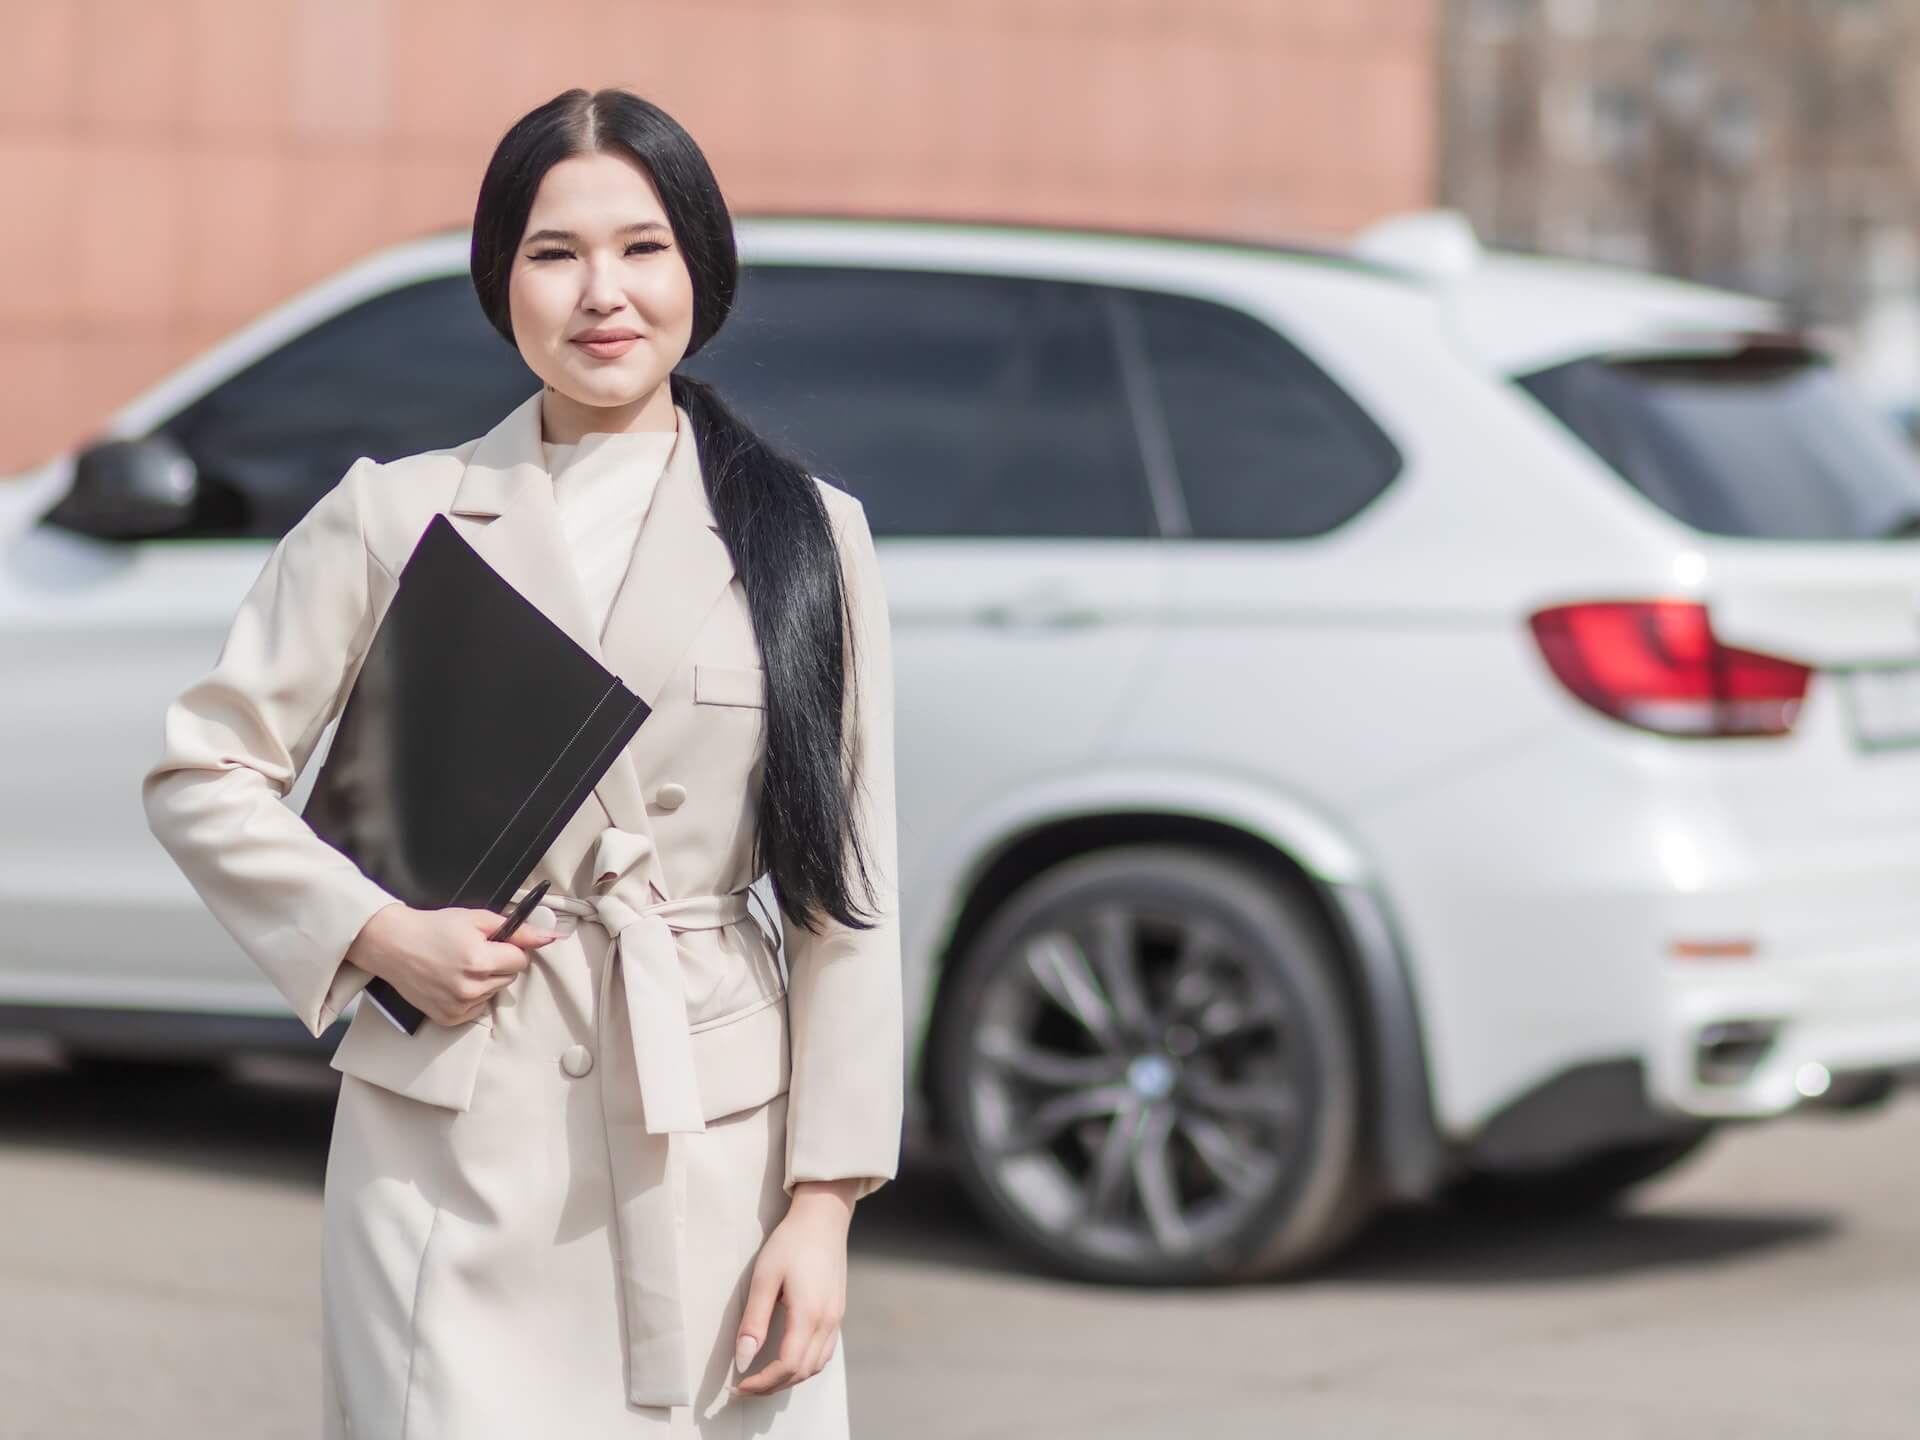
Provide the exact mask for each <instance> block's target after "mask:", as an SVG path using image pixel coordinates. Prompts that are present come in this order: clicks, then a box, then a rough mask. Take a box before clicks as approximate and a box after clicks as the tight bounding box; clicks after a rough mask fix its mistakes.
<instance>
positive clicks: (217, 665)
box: [140, 457, 400, 1037]
mask: <svg viewBox="0 0 1920 1440" xmlns="http://www.w3.org/2000/svg"><path fill="white" fill-rule="evenodd" d="M378 470H379V466H378V465H377V464H376V462H374V461H372V460H370V459H367V458H365V457H362V458H360V459H358V460H356V461H355V462H354V463H353V465H352V466H351V467H349V469H348V470H347V473H346V475H345V476H344V477H343V478H342V479H341V480H339V481H338V482H337V483H336V484H335V485H334V486H333V487H332V488H331V489H330V490H328V491H327V493H326V494H324V495H323V496H321V497H320V499H319V500H318V501H317V502H316V503H315V504H314V506H313V507H312V508H311V509H310V510H308V512H307V513H306V514H305V515H304V516H303V517H301V519H300V521H299V522H298V523H297V524H295V525H294V526H293V528H292V529H291V530H289V531H288V532H287V533H286V535H285V536H283V537H282V538H281V540H280V541H279V543H278V544H276V545H275V546H274V548H273V550H272V552H271V553H270V554H269V556H268V557H267V562H266V564H265V566H264V567H262V569H261V571H260V574H259V575H258V577H257V578H256V579H255V580H254V582H253V586H252V588H251V589H249V590H248V592H247V594H246V598H245V599H244V600H243V601H242V602H241V604H240V609H239V612H238V613H237V614H236V615H235V616H234V619H233V622H232V625H231V627H230V628H229V630H228V632H227V637H226V640H225V642H224V644H223V645H222V646H221V649H220V653H219V656H218V658H217V659H216V661H215V662H214V666H213V669H212V671H211V672H209V673H208V674H207V675H205V676H204V677H203V678H201V679H199V680H196V681H195V682H194V683H193V684H192V685H190V686H188V687H187V689H186V690H185V691H183V692H182V693H181V694H180V695H179V696H178V697H177V698H175V699H174V700H173V701H172V702H171V703H170V704H169V705H168V706H167V709H166V713H165V718H164V723H163V732H164V735H163V749H162V752H161V755H160V758H159V759H158V760H157V761H156V762H154V764H153V765H152V767H151V768H150V769H148V770H147V772H146V774H145V775H144V776H143V777H142V779H141V782H140V793H141V800H142V804H143V805H144V807H145V809H146V814H147V825H148V828H149V829H151V830H152V832H153V834H154V836H155V837H156V838H157V839H158V840H159V841H160V843H161V845H163V846H164V847H165V848H166V850H167V852H168V854H170V855H171V856H172V857H173V859H174V862H175V863H176V864H177V865H178V866H179V867H180V869H181V870H182V871H183V872H184V873H185V874H186V877H187V879H188V880H189V881H190V882H191V883H192V885H193V888H194V889H195V890H196V891H197V892H198V893H199V895H200V898H201V899H202V900H203V901H204V902H205V903H206V906H207V908H208V909H209V910H210V911H212V913H213V915H214V918H215V919H217V920H218V921H219V922H220V924H221V925H222V927H224V928H225V929H226V931H227V933H228V934H230V935H231V936H233V938H234V940H235V941H236V942H237V943H238V944H239V946H240V948H241V949H242V950H243V951H245V952H246V954H247V955H248V956H249V957H251V958H252V960H253V961H254V962H255V963H256V964H257V965H259V967H260V968H261V969H262V970H263V971H265V972H266V974H267V977H268V978H269V979H271V980H272V981H273V983H274V985H275V986H276V987H277V988H278V989H279V991H280V993H281V994H282V995H284V996H286V998H287V1002H288V1004H290V1005H291V1006H292V1007H293V1011H294V1013H295V1014H296V1015H298V1016H299V1017H300V1019H301V1021H302V1022H303V1023H304V1024H305V1025H306V1027H307V1029H308V1030H309V1031H310V1032H312V1034H313V1035H314V1036H316V1037H318V1036H319V1035H320V1034H321V1033H322V1032H323V1031H325V1030H326V1028H327V1027H328V1026H329V1025H330V1024H332V1023H333V1021H334V1020H335V1019H337V1018H338V1016H339V1014H340V1011H341V1008H342V1007H343V1006H345V1004H346V1003H347V1001H348V1000H349V999H351V998H352V997H353V996H354V995H355V994H357V993H358V992H359V991H360V990H361V988H362V987H364V986H365V985H366V983H367V981H369V980H371V979H372V978H373V977H372V976H371V975H370V974H368V973H367V972H366V971H364V970H362V969H360V968H359V967H358V966H356V965H351V964H348V963H346V960H345V956H346V952H347V949H348V947H350V946H351V945H352V943H353V941H354V937H356V936H357V935H358V934H359V933H360V927H361V926H362V925H364V924H365V923H366V922H367V920H368V919H369V918H370V917H371V916H372V915H373V914H374V912H376V911H378V910H380V909H382V908H384V907H385V906H387V905H391V904H397V903H400V902H399V901H398V899H397V897H395V896H393V895H391V894H389V893H388V892H387V891H386V890H385V889H384V888H383V887H381V886H380V885H378V884H376V883H375V882H374V881H372V880H371V879H369V878H368V877H367V876H366V875H365V874H363V873H362V872H361V870H360V868H359V867H358V866H357V865H355V864H354V863H353V861H352V860H350V859H348V858H347V857H346V856H345V855H343V854H341V853H340V852H339V851H338V850H335V849H334V848H333V847H332V846H331V845H329V844H328V843H327V842H326V841H324V840H322V839H321V838H320V837H319V836H318V835H316V834H315V833H314V831H313V828H312V827H311V826H310V825H308V824H307V822H306V821H305V820H304V819H302V818H301V816H300V815H299V814H298V812H296V811H295V810H294V809H293V808H292V807H291V806H288V805H286V804H284V803H283V797H284V796H285V795H286V794H287V792H288V791H290V790H291V789H292V788H293V786H294V783H295V781H296V780H297V779H298V778H299V776H300V773H301V771H302V769H303V768H304V767H305V765H306V762H307V759H308V757H309V756H310V755H311V754H312V753H313V748H314V746H315V745H316V744H317V743H318V741H319V739H320V735H321V733H322V732H323V731H324V730H325V729H326V727H327V725H328V724H329V723H331V722H332V720H333V718H334V717H335V715H336V714H338V712H339V708H340V707H341V706H342V705H343V704H344V703H345V700H346V692H347V690H348V689H349V688H350V687H349V677H350V676H351V675H352V673H353V672H354V671H355V670H356V669H357V667H358V664H359V661H360V660H361V659H362V658H363V657H364V655H365V654H366V650H367V646H368V644H369V642H370V641H371V639H372V635H373V624H374V616H373V614H372V609H373V607H372V595H371V586H370V579H371V574H370V570H369V567H370V566H371V565H374V564H377V563H378V561H376V560H374V559H373V557H372V555H371V553H370V552H369V551H368V549H367V545H366V536H365V531H364V529H363V528H362V523H361V515H362V510H361V502H362V496H363V493H364V487H365V486H367V485H368V484H370V483H372V482H373V481H374V479H375V476H376V474H377V472H378Z"/></svg>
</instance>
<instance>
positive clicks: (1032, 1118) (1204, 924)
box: [932, 846, 1370, 1284]
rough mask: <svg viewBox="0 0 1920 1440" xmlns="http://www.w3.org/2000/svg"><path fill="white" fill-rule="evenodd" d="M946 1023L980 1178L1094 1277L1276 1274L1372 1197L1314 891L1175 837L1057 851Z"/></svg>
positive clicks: (949, 1092) (1065, 1259)
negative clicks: (1166, 841) (1069, 855)
mask: <svg viewBox="0 0 1920 1440" xmlns="http://www.w3.org/2000/svg"><path fill="white" fill-rule="evenodd" d="M956 963H957V969H956V970H955V971H954V972H953V973H952V975H951V978H950V982H949V984H948V985H947V986H946V987H945V990H944V992H943V994H942V997H941V1001H940V1006H939V1009H938V1012H937V1014H936V1016H935V1022H934V1027H935V1028H934V1035H933V1053H932V1060H933V1067H934V1070H933V1076H932V1079H933V1083H934V1089H935V1095H936V1100H937V1103H938V1104H939V1106H940V1110H941V1114H942V1116H943V1118H944V1120H945V1122H946V1124H947V1127H948V1129H949V1132H950V1133H951V1134H952V1135H953V1136H954V1137H955V1138H956V1140H957V1142H958V1144H957V1146H956V1149H957V1151H958V1156H957V1158H958V1160H959V1168H960V1170H961V1173H962V1175H963V1177H964V1178H965V1181H966V1184H967V1186H968V1189H969V1191H970V1192H971V1193H972V1195H973V1196H974V1198H975V1200H976V1201H977V1202H978V1203H979V1204H980V1205H981V1206H982V1208H983V1209H984V1210H985V1211H986V1212H987V1213H988V1215H989V1216H991V1217H992V1218H993V1219H994V1220H995V1221H996V1222H997V1223H998V1224H999V1225H1000V1226H1001V1227H1002V1228H1003V1229H1004V1230H1006V1231H1007V1232H1008V1233H1009V1234H1010V1235H1011V1236H1013V1237H1014V1238H1015V1239H1016V1240H1017V1241H1019V1242H1020V1243H1021V1244H1022V1245H1023V1246H1024V1247H1025V1248H1027V1249H1028V1250H1029V1251H1030V1252H1032V1253H1033V1254H1034V1255H1035V1256H1036V1257H1038V1258H1040V1259H1041V1260H1042V1261H1044V1262H1046V1263H1048V1264H1050V1265H1052V1266H1053V1267H1055V1268H1058V1269H1061V1270H1064V1271H1065V1272H1067V1273H1069V1274H1073V1275H1077V1276H1080V1277H1083V1278H1088V1279H1096V1280H1118V1281H1133V1282H1143V1283H1162V1284H1166V1283H1193V1282H1199V1281H1208V1280H1232V1279H1242V1278H1248V1277H1251V1276H1256V1275H1274V1274H1279V1273H1282V1272H1286V1271H1289V1270H1296V1269H1299V1268H1301V1267H1304V1266H1305V1265H1307V1264H1309V1263H1311V1262H1313V1261H1315V1260H1317V1259H1320V1258H1322V1257H1324V1256H1325V1255H1326V1254H1328V1253H1329V1252H1330V1251H1331V1250H1332V1249H1333V1248H1334V1247H1335V1246H1337V1245H1338V1244H1339V1243H1340V1241H1342V1240H1343V1239H1345V1238H1346V1237H1347V1236H1348V1235H1349V1234H1350V1233H1351V1232H1352V1231H1353V1230H1354V1229H1355V1228H1356V1227H1357V1226H1358V1225H1359V1224H1360V1223H1362V1222H1363V1221H1364V1220H1365V1218H1366V1216H1367V1214H1368V1212H1369V1209H1370V1205H1369V1203H1368V1201H1367V1197H1366V1190H1367V1183H1366V1181H1365V1178H1364V1174H1363V1167H1362V1166H1361V1165H1360V1163H1359V1145H1360V1133H1361V1128H1362V1115H1363V1106H1362V1095H1361V1083H1360V1067H1359V1057H1358V1053H1357V1046H1356V1043H1355V1038H1354V1026H1353V1024H1352V1021H1351V1019H1350V1017H1349V1015H1348V1013H1347V1007H1346V1005H1345V1004H1344V1002H1343V999H1342V993H1341V989H1340V984H1339V981H1338V978H1337V969H1336V967H1337V966H1338V964H1339V960H1338V956H1337V954H1336V953H1335V951H1334V948H1333V945H1332V943H1331V941H1330V940H1329V939H1328V937H1327V936H1326V934H1325V932H1324V931H1323V929H1322V927H1321V925H1320V924H1319V922H1318V920H1317V917H1315V916H1314V914H1313V913H1312V911H1311V909H1310V907H1309V905H1308V904H1307V903H1306V901H1305V900H1304V899H1302V898H1301V897H1299V896H1298V895H1296V894H1294V893H1292V892H1291V891H1289V890H1287V889H1285V888H1283V887H1281V886H1279V885H1277V884H1276V883H1275V882H1274V881H1273V880H1272V879H1271V878H1270V877H1268V876H1266V875H1264V874H1262V873H1261V872H1260V871H1258V870H1256V869H1254V868H1253V867H1251V866H1249V865H1247V864H1246V863H1245V862H1242V861H1239V860H1235V859H1232V858H1230V857H1224V856H1219V855H1214V854H1210V853H1207V852H1205V851H1199V850H1193V849H1188V848H1184V847H1172V846H1129V847H1125V848H1116V849H1112V850H1103V851H1099V852H1096V853H1093V854H1089V855H1084V856H1080V857H1077V858H1075V859H1073V860H1069V861H1065V862H1063V863H1061V864H1059V865H1057V866H1055V867H1053V868H1052V869H1049V870H1047V871H1045V872H1043V873H1042V874H1041V875H1039V876H1037V877H1036V878H1035V879H1033V880H1032V881H1030V882H1028V883H1027V884H1026V885H1025V886H1024V887H1023V888H1022V889H1020V890H1019V891H1018V892H1016V893H1015V894H1014V895H1013V896H1012V897H1010V898H1009V899H1008V901H1007V902H1006V903H1005V904H1004V905H1003V906H1002V907H1001V908H1000V910H999V911H998V912H997V913H995V914H994V915H993V916H992V918H991V919H990V920H989V921H988V922H987V923H986V924H985V925H984V926H983V927H982V929H981V930H980V931H979V932H978V933H977V934H976V935H975V937H974V938H973V940H972V942H971V943H970V944H968V945H967V946H966V949H965V953H964V954H962V955H960V956H958V957H957V961H956Z"/></svg>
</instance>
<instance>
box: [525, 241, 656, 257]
mask: <svg viewBox="0 0 1920 1440" xmlns="http://www.w3.org/2000/svg"><path fill="white" fill-rule="evenodd" d="M666 248H667V247H666V246H665V245H662V244H661V243H660V242H659V241H658V240H636V241H634V242H633V244H631V245H629V246H627V249H629V250H643V249H644V250H664V249H666ZM571 254H573V252H572V251H571V250H536V251H534V252H533V254H532V255H530V256H528V257H527V258H528V259H530V260H554V259H558V258H560V257H562V256H567V255H571Z"/></svg>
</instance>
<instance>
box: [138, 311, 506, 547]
mask: <svg viewBox="0 0 1920 1440" xmlns="http://www.w3.org/2000/svg"><path fill="white" fill-rule="evenodd" d="M538 383H539V382H538V381H537V380H536V379H535V378H534V375H533V372H532V371H530V370H529V369H527V366H526V362H524V361H523V360H522V359H521V358H520V355H519V352H518V351H516V350H515V349H514V348H513V347H512V346H511V345H509V344H507V343H506V341H504V340H503V339H501V337H500V335H499V333H498V332H497V331H495V330H494V328H493V327H492V326H491V325H489V324H488V323H487V319H486V316H485V314H484V313H483V312H482V311H481V309H480V304H479V302H478V301H477V300H476V299H475V298H474V294H473V286H472V284H471V283H470V282H469V281H468V279H467V278H466V277H465V276H447V277H445V278H437V279H433V280H425V281H421V282H418V283H416V284H412V285H407V286H403V287H402V288H400V289H398V290H392V291H389V292H387V293H386V294H383V295H378V296H375V297H374V298H372V299H370V300H365V301H362V302H361V303H360V304H358V305H355V306H354V307H353V308H351V309H349V310H345V311H342V312H341V313H340V314H338V315H335V316H332V317H330V318H329V319H327V320H324V321H322V322H321V323H320V324H319V325H316V326H315V327H314V328H313V329H311V330H308V331H306V332H305V333H303V334H301V335H298V336H296V337H294V338H293V339H292V340H290V341H288V342H287V343H286V344H285V345H282V346H281V347H280V348H279V349H277V350H275V351H273V352H272V353H271V354H269V355H266V356H264V357H263V358H261V359H260V360H258V361H256V362H255V363H254V364H252V365H250V366H248V367H247V368H246V369H245V370H243V371H241V372H240V373H239V374H237V375H235V376H233V377H232V378H231V379H229V380H227V381H226V382H225V383H223V384H222V385H220V386H218V387H217V388H216V389H214V390H212V391H210V392H208V393H207V394H206V395H204V396H202V397H201V398H200V399H199V400H197V401H195V402H194V403H193V404H191V405H189V406H188V407H187V408H186V409H185V410H182V411H181V412H180V413H179V414H178V415H176V416H174V417H173V419H171V420H169V421H168V422H167V423H166V424H165V425H163V426H161V427H160V429H161V430H162V431H163V432H164V433H165V434H167V435H168V436H170V437H171V438H173V439H174V440H176V441H177V442H179V444H180V445H181V446H183V447H184V448H185V450H186V452H187V454H188V456H189V457H190V458H191V459H192V460H193V462H194V465H195V467H196V468H197V470H198V472H199V476H200V484H201V497H200V501H199V504H198V507H197V510H196V513H195V516H194V520H193V523H192V524H191V525H190V526H188V527H186V528H184V529H182V530H178V531H174V532H170V533H169V535H168V536H167V537H166V538H168V539H179V538H205V537H208V536H262V537H267V538H278V537H279V536H281V535H283V534H285V533H286V531H287V530H288V529H289V528H291V527H292V525H293V524H294V522H295V521H297V520H299V519H300V517H301V516H302V515H305V514H306V513H307V511H308V509H310V508H311V507H312V505H313V502H314V501H316V500H318V499H319V498H320V496H321V495H323V494H325V493H326V491H327V490H328V489H329V488H331V487H332V486H333V485H335V484H336V483H338V481H339V479H340V477H341V476H342V475H344V474H346V472H347V467H348V466H350V465H352V464H353V462H354V461H355V460H356V459H358V458H359V457H360V456H362V455H368V456H371V457H372V458H373V459H375V460H392V459H397V458H398V457H400V456H402V455H411V454H414V453H416V452H418V451H421V450H436V449H440V448H442V447H443V446H448V445H458V444H460V443H461V442H462V441H466V440H471V439H473V438H474V437H476V436H478V435H483V434H485V433H486V431H487V430H489V429H490V428H492V426H493V425H494V424H496V423H497V422H498V421H499V419H500V417H501V416H502V415H504V414H505V413H506V412H507V411H509V410H511V409H512V408H513V407H514V406H515V405H518V404H519V403H520V402H521V401H522V400H525V399H526V398H527V396H528V395H530V394H532V393H533V391H534V389H535V388H536V387H537V386H538Z"/></svg>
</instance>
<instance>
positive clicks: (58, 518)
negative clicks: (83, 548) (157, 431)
mask: <svg viewBox="0 0 1920 1440" xmlns="http://www.w3.org/2000/svg"><path fill="white" fill-rule="evenodd" d="M199 495H200V477H199V473H198V471H197V470H196V469H195V468H194V463H193V461H192V460H191V459H190V458H188V456H187V452H186V451H185V450H182V449H181V448H180V446H179V444H178V443H177V442H175V441H174V440H172V439H170V438H168V437H167V436H165V435H146V436H142V437H141V438H139V439H137V440H102V441H99V442H98V443H96V444H93V445H89V446H88V447H87V448H86V449H85V450H83V451H81V452H80V457H79V459H78V460H77V461H76V462H75V464H74V469H73V483H72V484H71V485H69V486H68V487H67V493H66V494H65V495H63V496H61V497H60V502H59V503H58V504H57V505H55V506H54V507H53V509H51V510H49V511H48V512H47V513H46V516H45V518H46V519H47V520H48V521H49V522H50V523H52V524H55V525H60V526H64V527H65V528H66V529H69V530H76V531H78V532H79V533H80V534H82V535H93V536H96V537H98V538H99V539H102V540H139V539H143V538H145V537H146V536H149V535H164V534H166V533H167V532H168V531H170V530H179V529H181V528H183V527H184V526H186V525H188V524H189V523H191V521H192V520H193V515H194V506H195V502H196V501H197V500H198V499H199Z"/></svg>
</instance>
